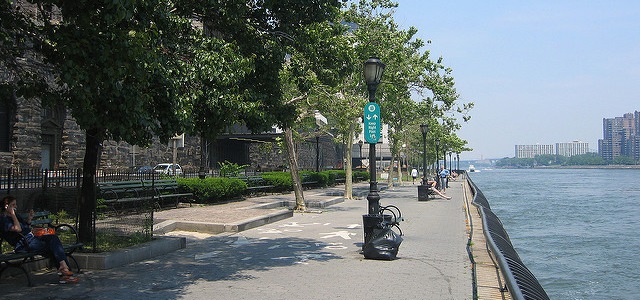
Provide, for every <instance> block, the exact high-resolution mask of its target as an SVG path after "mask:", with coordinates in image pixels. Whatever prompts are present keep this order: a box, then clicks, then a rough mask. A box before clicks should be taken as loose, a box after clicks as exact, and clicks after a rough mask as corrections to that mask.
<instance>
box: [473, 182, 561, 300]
mask: <svg viewBox="0 0 640 300" xmlns="http://www.w3.org/2000/svg"><path fill="white" fill-rule="evenodd" d="M467 181H468V182H469V185H470V186H471V190H472V192H473V201H472V204H473V205H475V206H476V207H477V208H478V211H479V212H480V216H481V218H482V226H483V231H484V235H485V237H486V239H487V246H488V248H489V250H490V251H491V252H492V253H493V255H494V257H495V259H496V260H497V263H498V267H499V269H500V272H501V273H502V276H503V277H504V279H505V288H506V291H507V292H509V294H510V295H511V297H512V298H513V299H516V300H520V299H536V300H537V299H541V300H546V299H549V296H548V295H547V293H546V292H545V290H544V288H543V287H542V285H541V284H540V282H539V281H538V279H536V277H535V276H534V275H533V273H531V271H529V269H528V268H527V267H526V266H525V264H524V263H523V262H522V260H521V259H520V256H518V253H517V252H516V250H515V248H514V247H513V245H512V244H511V240H510V239H509V235H508V234H507V231H506V230H505V229H504V226H503V225H502V222H501V221H500V219H499V218H498V216H497V215H496V214H495V213H493V211H491V208H490V206H489V201H488V200H487V198H486V197H485V196H484V194H482V192H481V191H480V189H478V187H477V186H476V185H475V183H473V181H472V180H471V178H469V177H468V176H467Z"/></svg>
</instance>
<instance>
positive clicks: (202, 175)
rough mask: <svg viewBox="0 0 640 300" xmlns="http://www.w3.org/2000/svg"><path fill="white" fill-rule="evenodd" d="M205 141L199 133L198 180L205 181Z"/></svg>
mask: <svg viewBox="0 0 640 300" xmlns="http://www.w3.org/2000/svg"><path fill="white" fill-rule="evenodd" d="M207 155H208V151H207V139H206V138H205V137H204V133H200V168H199V169H198V178H200V179H205V177H206V172H207V171H208V168H207Z"/></svg>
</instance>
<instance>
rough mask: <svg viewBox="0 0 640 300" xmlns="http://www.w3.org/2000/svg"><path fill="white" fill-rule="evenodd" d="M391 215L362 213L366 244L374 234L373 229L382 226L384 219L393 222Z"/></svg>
mask: <svg viewBox="0 0 640 300" xmlns="http://www.w3.org/2000/svg"><path fill="white" fill-rule="evenodd" d="M391 218H392V216H391V215H362V227H363V228H364V244H363V247H364V245H365V244H367V243H368V242H369V240H371V237H372V236H373V230H374V229H376V228H378V229H380V228H382V225H381V224H382V221H387V222H391Z"/></svg>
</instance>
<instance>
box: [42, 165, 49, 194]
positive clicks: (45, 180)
mask: <svg viewBox="0 0 640 300" xmlns="http://www.w3.org/2000/svg"><path fill="white" fill-rule="evenodd" d="M42 176H44V178H42V192H46V191H47V186H48V185H49V169H44V172H42Z"/></svg>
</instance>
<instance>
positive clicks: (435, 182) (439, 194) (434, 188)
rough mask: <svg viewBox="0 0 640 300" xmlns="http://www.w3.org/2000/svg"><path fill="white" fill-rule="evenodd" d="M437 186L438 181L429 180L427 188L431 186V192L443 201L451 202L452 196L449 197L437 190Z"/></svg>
mask: <svg viewBox="0 0 640 300" xmlns="http://www.w3.org/2000/svg"><path fill="white" fill-rule="evenodd" d="M436 184H438V182H437V181H435V180H427V186H429V190H431V191H433V193H435V194H436V195H438V196H440V197H441V198H443V199H447V200H451V197H450V196H447V195H445V194H443V193H441V192H440V191H439V190H438V189H437V188H436Z"/></svg>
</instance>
